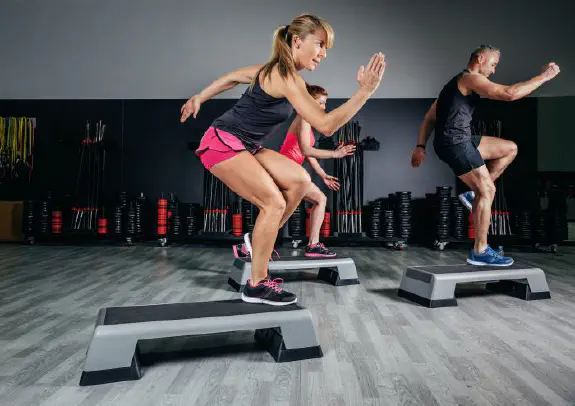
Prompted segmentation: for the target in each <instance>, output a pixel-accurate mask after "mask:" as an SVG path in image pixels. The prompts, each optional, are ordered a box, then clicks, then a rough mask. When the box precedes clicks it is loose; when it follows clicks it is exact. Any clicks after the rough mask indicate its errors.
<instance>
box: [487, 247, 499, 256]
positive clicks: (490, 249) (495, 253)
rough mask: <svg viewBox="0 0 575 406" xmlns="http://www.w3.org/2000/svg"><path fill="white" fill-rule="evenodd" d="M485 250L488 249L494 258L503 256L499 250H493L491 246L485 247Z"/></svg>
mask: <svg viewBox="0 0 575 406" xmlns="http://www.w3.org/2000/svg"><path fill="white" fill-rule="evenodd" d="M487 251H488V252H489V253H490V254H491V255H493V256H494V257H495V258H497V259H501V258H503V255H501V254H500V253H499V252H497V251H495V250H494V249H493V248H491V247H487Z"/></svg>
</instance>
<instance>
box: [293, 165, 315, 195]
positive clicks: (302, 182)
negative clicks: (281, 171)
mask: <svg viewBox="0 0 575 406" xmlns="http://www.w3.org/2000/svg"><path fill="white" fill-rule="evenodd" d="M294 184H295V185H296V186H297V187H298V188H301V189H302V190H306V191H307V190H308V189H309V187H310V186H311V176H309V173H307V171H306V170H304V169H303V168H302V170H301V171H300V172H299V173H298V174H297V176H296V177H295V180H294Z"/></svg>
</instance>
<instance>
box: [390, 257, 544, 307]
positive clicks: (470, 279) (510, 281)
mask: <svg viewBox="0 0 575 406" xmlns="http://www.w3.org/2000/svg"><path fill="white" fill-rule="evenodd" d="M475 282H490V283H487V284H486V289H487V290H490V291H493V292H498V293H506V294H509V295H511V296H514V297H518V298H520V299H524V300H538V299H549V298H550V297H551V294H550V293H549V287H548V286H547V280H546V278H545V274H544V273H543V271H542V270H541V269H539V268H531V267H528V266H524V265H521V264H513V265H511V266H508V267H491V266H474V265H468V264H461V265H427V266H413V267H410V268H407V269H406V270H405V272H404V273H403V277H402V278H401V284H400V287H399V292H398V295H399V296H400V297H403V298H406V299H409V300H411V301H413V302H416V303H419V304H421V305H423V306H427V307H444V306H457V300H456V299H455V285H456V284H458V283H475Z"/></svg>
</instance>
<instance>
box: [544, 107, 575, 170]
mask: <svg viewBox="0 0 575 406" xmlns="http://www.w3.org/2000/svg"><path fill="white" fill-rule="evenodd" d="M574 115H575V97H548V98H541V99H538V100H537V127H538V131H537V135H538V139H537V143H538V145H539V148H538V156H537V163H538V168H539V171H540V172H548V171H551V172H553V171H557V172H575V156H574V154H575V125H574V123H573V116H574Z"/></svg>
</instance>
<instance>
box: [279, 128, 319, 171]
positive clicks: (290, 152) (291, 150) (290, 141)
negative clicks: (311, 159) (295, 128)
mask: <svg viewBox="0 0 575 406" xmlns="http://www.w3.org/2000/svg"><path fill="white" fill-rule="evenodd" d="M309 141H310V147H313V145H314V144H315V136H314V135H313V131H310V135H309ZM280 154H282V155H284V156H287V157H288V158H289V159H291V160H293V161H295V162H297V163H298V164H299V165H301V164H303V161H305V156H304V154H303V153H302V152H301V149H300V147H299V143H298V142H297V135H296V134H293V133H289V132H288V133H287V135H286V139H285V140H284V143H283V145H282V147H281V149H280Z"/></svg>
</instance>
